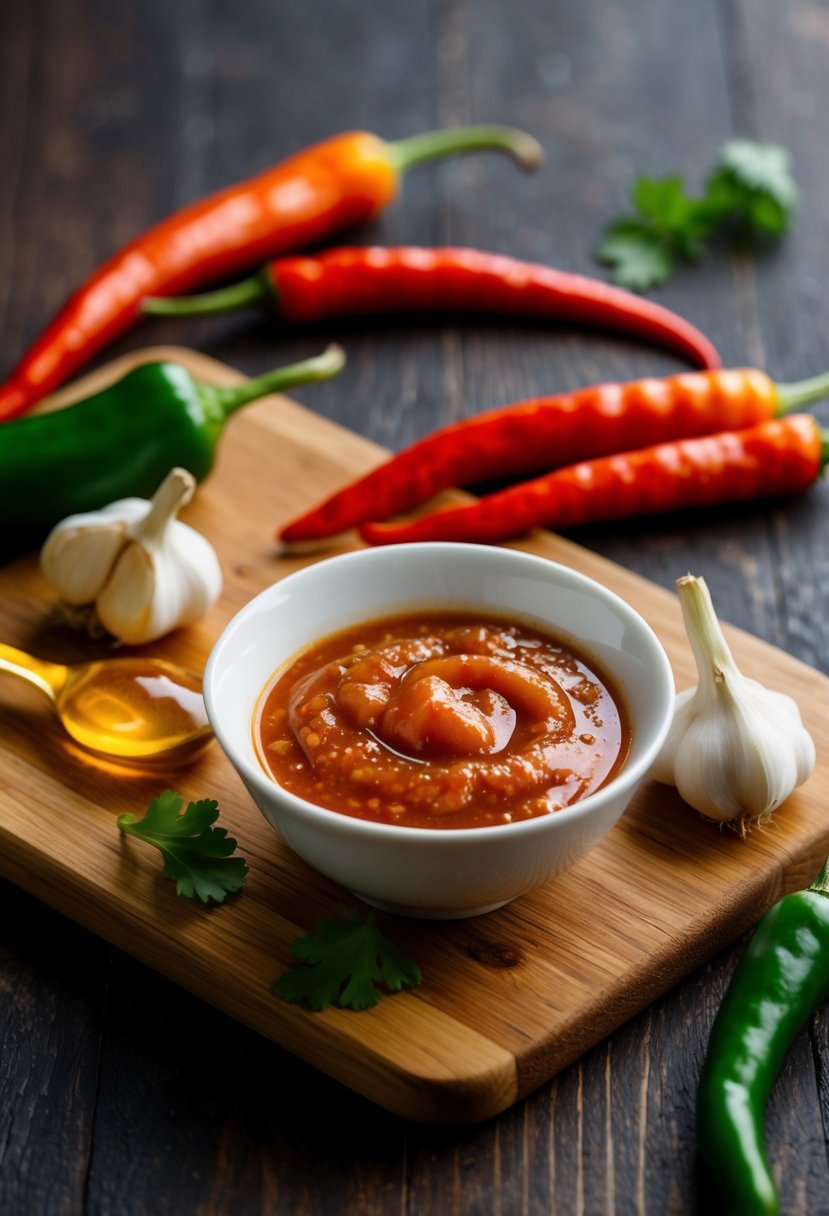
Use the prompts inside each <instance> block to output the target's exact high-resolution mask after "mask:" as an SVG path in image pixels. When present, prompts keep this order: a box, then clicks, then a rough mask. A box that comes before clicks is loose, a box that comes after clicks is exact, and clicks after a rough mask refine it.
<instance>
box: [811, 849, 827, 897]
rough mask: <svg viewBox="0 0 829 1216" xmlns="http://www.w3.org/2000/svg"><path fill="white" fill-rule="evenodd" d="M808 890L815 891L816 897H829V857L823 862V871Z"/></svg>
mask: <svg viewBox="0 0 829 1216" xmlns="http://www.w3.org/2000/svg"><path fill="white" fill-rule="evenodd" d="M809 890H810V891H816V892H817V894H818V895H826V896H829V857H827V858H826V860H825V861H824V863H823V869H822V870H821V871H820V873H819V874H818V876H817V878H816V879H815V881H814V882H813V883H812V884H811V886H810V887H809Z"/></svg>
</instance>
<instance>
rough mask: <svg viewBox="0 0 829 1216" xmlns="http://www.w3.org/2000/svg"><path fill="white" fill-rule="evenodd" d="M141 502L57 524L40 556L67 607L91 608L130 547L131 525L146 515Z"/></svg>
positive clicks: (124, 501)
mask: <svg viewBox="0 0 829 1216" xmlns="http://www.w3.org/2000/svg"><path fill="white" fill-rule="evenodd" d="M146 509H147V504H146V502H145V501H144V500H143V499H141V498H124V499H121V500H120V501H119V502H114V503H111V504H110V505H109V506H108V507H105V508H104V509H103V510H102V511H90V512H86V513H83V514H78V515H70V516H69V517H68V518H67V519H64V520H63V521H62V522H61V523H59V524H57V525H56V526H55V527H54V528H53V529H52V531H51V532H50V533H49V535H48V536H47V538H46V541H45V543H44V545H43V548H42V550H41V552H40V568H41V570H42V572H43V574H44V576H45V578H46V579H47V581H48V582H49V584H50V585H51V586H52V587H53V588H54V590H55V591H56V592H57V593H58V595H59V596H60V598H61V599H62V600H63V601H64V603H67V604H74V605H80V604H91V603H92V602H93V601H94V600H95V598H96V596H97V595H98V593H99V592H100V590H101V588H102V587H103V586H104V584H105V583H106V581H107V579H108V578H109V576H110V573H111V571H112V568H113V566H114V565H115V562H116V560H117V558H118V554H119V553H120V552H121V550H122V549H123V547H124V545H125V544H126V543H127V539H128V536H129V528H130V524H132V523H133V522H134V521H136V520H138V519H140V518H141V517H142V516H143V515H144V514H145V512H146Z"/></svg>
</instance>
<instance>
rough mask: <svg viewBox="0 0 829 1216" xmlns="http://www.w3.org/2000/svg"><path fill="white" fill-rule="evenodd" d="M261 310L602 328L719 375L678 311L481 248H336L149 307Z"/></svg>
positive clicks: (293, 316)
mask: <svg viewBox="0 0 829 1216" xmlns="http://www.w3.org/2000/svg"><path fill="white" fill-rule="evenodd" d="M253 303H265V304H267V305H269V306H270V307H273V308H275V309H276V314H277V316H278V317H279V319H280V320H281V321H288V322H301V323H305V322H309V321H319V320H321V319H322V318H324V317H337V316H348V315H354V314H358V313H360V314H364V313H376V314H378V315H382V314H383V313H388V312H396V313H400V312H434V313H441V312H443V313H445V312H473V313H482V312H483V313H496V314H499V315H509V316H520V317H535V318H540V319H544V320H552V321H567V322H573V323H575V324H582V323H584V324H587V325H597V326H601V327H603V328H605V329H612V330H617V331H620V332H622V333H627V334H631V335H633V336H635V337H639V338H644V339H646V340H647V341H649V342H654V343H655V344H656V345H658V346H667V347H669V348H671V349H672V350H675V351H677V353H678V354H681V355H683V356H684V357H685V358H687V359H689V360H690V361H691V362H692V363H696V364H699V365H700V366H702V367H719V366H720V358H719V355H718V354H717V352H716V350H715V349H714V347H713V345H712V344H711V343H710V342H709V341H708V339H707V338H706V337H705V336H704V334H701V333H700V331H699V330H698V329H696V328H695V327H694V326H693V325H691V324H690V323H689V322H688V321H685V320H684V319H683V318H682V317H679V316H677V314H676V313H673V312H670V311H669V309H667V308H663V307H662V306H661V305H659V304H654V303H652V302H651V301H650V300H644V299H642V297H641V296H636V295H633V293H632V292H629V291H623V290H622V289H621V288H620V287H612V286H611V285H610V284H608V283H603V282H601V281H600V280H598V279H591V278H587V277H585V276H584V275H578V274H569V273H567V272H566V271H563V270H554V269H553V268H552V267H549V266H539V265H536V264H535V263H533V262H520V261H518V260H517V259H516V258H509V257H504V256H502V255H500V254H494V253H485V252H483V251H482V250H480V249H455V248H441V249H423V248H419V247H416V246H403V247H398V248H393V249H381V248H369V249H333V250H330V251H327V252H324V253H320V254H318V255H316V256H314V257H290V258H280V259H279V260H278V261H275V262H271V263H270V264H269V265H267V266H265V267H264V269H263V270H261V271H260V272H259V273H258V274H257V275H255V276H254V277H253V278H252V279H245V280H244V281H243V282H241V283H235V284H233V285H232V286H230V287H226V288H221V289H220V290H219V291H215V292H209V293H207V294H206V295H202V296H190V297H185V298H183V299H182V298H178V299H176V298H172V299H171V298H162V299H158V298H156V299H147V300H145V301H144V303H143V305H142V307H143V309H144V311H145V312H152V313H160V314H163V315H165V316H166V315H189V314H194V313H199V314H201V313H209V312H227V311H230V310H232V309H234V308H240V307H245V306H247V305H249V304H253Z"/></svg>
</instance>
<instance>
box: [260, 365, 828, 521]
mask: <svg viewBox="0 0 829 1216" xmlns="http://www.w3.org/2000/svg"><path fill="white" fill-rule="evenodd" d="M827 394H829V375H826V376H815V377H814V378H812V379H811V380H803V381H800V382H799V383H797V384H788V385H784V384H781V385H776V384H774V383H773V382H772V381H771V380H770V379H769V377H768V376H767V375H766V374H765V372H761V371H754V370H751V369H739V370H733V371H711V372H684V373H681V374H679V375H676V376H666V377H664V378H662V379H657V378H653V379H647V380H637V381H633V382H631V383H629V384H599V385H595V386H593V387H591V388H584V389H581V390H579V391H578V392H574V393H565V394H563V395H561V396H556V397H536V398H531V399H530V400H528V401H521V402H518V404H517V405H508V406H505V407H503V408H502V409H495V410H489V411H487V412H486V413H483V414H478V415H476V416H474V417H472V418H466V419H464V420H463V421H461V422H455V423H452V424H450V425H449V426H447V427H443V428H442V429H440V430H438V431H434V432H433V433H432V434H431V435H427V436H426V437H425V438H423V439H420V440H418V441H417V442H416V443H413V444H412V445H411V446H410V447H408V448H405V449H404V450H403V451H402V452H400V453H399V454H398V455H396V456H394V457H392V458H391V460H388V461H386V463H385V464H382V465H380V466H379V467H378V468H376V469H374V470H373V471H372V472H370V473H368V474H367V475H366V476H365V477H361V478H359V479H358V480H357V481H354V482H352V483H351V484H350V485H347V486H346V487H345V488H344V489H342V490H340V491H339V492H338V493H336V494H334V495H332V496H331V497H330V498H328V499H327V500H326V501H325V502H323V503H321V504H320V505H319V506H317V507H315V508H314V510H312V511H310V512H308V513H307V514H305V515H303V516H301V517H300V518H298V519H295V520H293V521H292V522H291V523H289V524H287V525H285V527H283V528H282V529H281V531H280V533H279V537H280V539H281V540H282V541H284V542H285V543H291V544H293V543H297V542H305V541H316V540H322V539H324V538H325V537H329V536H334V535H336V534H337V533H338V532H344V531H345V530H346V529H347V528H353V527H355V526H356V525H357V524H361V523H365V522H367V521H369V520H381V519H387V518H388V517H389V516H390V515H396V514H399V513H400V512H402V511H408V510H409V509H410V508H411V507H415V506H418V505H419V504H420V503H422V502H425V501H426V500H427V499H429V498H431V497H432V495H433V494H436V493H438V491H439V490H444V489H446V488H447V487H448V486H464V485H473V484H474V483H475V482H482V481H487V480H491V479H493V478H496V477H511V476H519V475H521V474H526V473H531V472H537V471H539V470H540V469H550V468H556V467H561V466H562V465H569V464H572V463H573V462H574V461H577V460H588V459H593V458H595V457H598V456H606V455H608V454H610V453H612V452H624V451H628V450H630V449H632V448H639V447H645V446H648V445H651V444H655V443H661V442H663V441H665V440H668V439H682V438H688V437H692V436H695V435H705V434H710V433H711V432H713V431H720V430H740V429H742V428H743V427H747V426H752V425H753V424H754V423H757V422H761V421H763V420H765V419H767V418H771V417H773V416H775V415H777V414H783V413H787V412H789V411H790V410H792V409H798V408H800V407H802V406H804V405H806V404H807V403H808V402H810V401H814V400H817V398H818V397H822V396H825V395H827Z"/></svg>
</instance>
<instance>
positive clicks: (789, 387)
mask: <svg viewBox="0 0 829 1216" xmlns="http://www.w3.org/2000/svg"><path fill="white" fill-rule="evenodd" d="M822 397H829V372H823V373H822V374H821V375H820V376H812V377H811V379H809V380H798V381H796V383H794V384H778V385H777V410H776V413H777V414H790V413H791V412H792V410H799V409H802V408H803V406H804V405H811V403H812V402H813V401H820V399H821V398H822Z"/></svg>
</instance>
